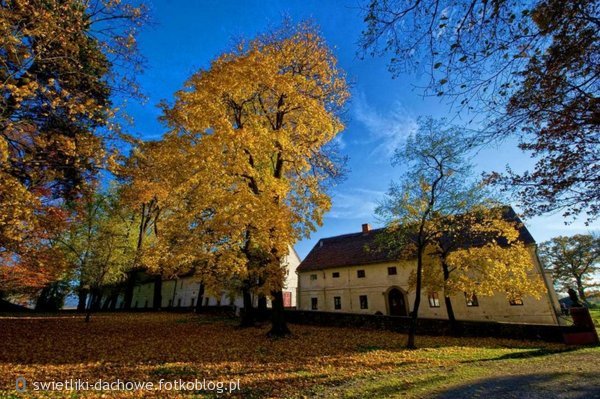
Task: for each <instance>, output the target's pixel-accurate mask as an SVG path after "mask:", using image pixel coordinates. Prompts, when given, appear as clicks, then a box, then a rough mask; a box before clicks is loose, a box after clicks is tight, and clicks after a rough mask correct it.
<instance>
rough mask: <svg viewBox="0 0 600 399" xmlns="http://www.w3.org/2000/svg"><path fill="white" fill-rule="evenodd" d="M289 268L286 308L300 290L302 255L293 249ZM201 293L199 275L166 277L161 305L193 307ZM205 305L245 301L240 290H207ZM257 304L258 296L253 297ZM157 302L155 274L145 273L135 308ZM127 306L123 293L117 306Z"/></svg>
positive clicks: (287, 259)
mask: <svg viewBox="0 0 600 399" xmlns="http://www.w3.org/2000/svg"><path fill="white" fill-rule="evenodd" d="M283 263H284V265H285V266H286V269H287V275H286V279H285V285H284V289H283V301H284V306H286V307H295V306H296V293H297V289H298V275H297V274H296V268H297V267H298V265H299V264H300V258H299V257H298V254H297V253H296V251H295V250H294V249H293V248H291V249H290V253H289V254H288V255H287V256H286V257H285V258H284V260H283ZM200 292H201V281H200V279H199V278H198V277H195V276H182V277H179V278H176V279H170V280H163V281H162V287H161V300H162V302H161V307H162V308H192V307H194V306H196V305H197V302H196V301H197V300H198V295H199V293H200ZM202 298H203V305H204V306H225V305H233V306H235V307H236V308H238V309H239V308H243V307H244V302H243V299H242V295H241V293H240V292H233V293H232V292H227V291H225V290H224V291H223V292H222V293H221V295H217V296H215V295H210V294H208V293H205V294H204V295H203V296H202ZM253 301H254V304H255V305H256V304H257V302H258V298H257V297H256V298H253ZM153 303H154V277H151V276H148V275H144V274H142V275H141V277H140V281H139V282H138V283H137V284H136V286H135V288H134V290H133V299H132V301H131V308H132V309H144V308H147V309H150V308H152V307H153ZM122 307H123V295H120V297H119V301H118V303H117V308H122Z"/></svg>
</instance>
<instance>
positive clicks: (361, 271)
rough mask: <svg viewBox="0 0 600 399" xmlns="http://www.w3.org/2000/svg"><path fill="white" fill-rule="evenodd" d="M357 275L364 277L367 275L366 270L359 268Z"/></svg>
mask: <svg viewBox="0 0 600 399" xmlns="http://www.w3.org/2000/svg"><path fill="white" fill-rule="evenodd" d="M356 277H358V278H364V277H365V271H364V270H357V271H356Z"/></svg>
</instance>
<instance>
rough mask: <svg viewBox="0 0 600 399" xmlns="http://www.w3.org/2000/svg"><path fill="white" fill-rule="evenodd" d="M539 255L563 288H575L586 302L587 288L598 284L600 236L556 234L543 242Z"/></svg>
mask: <svg viewBox="0 0 600 399" xmlns="http://www.w3.org/2000/svg"><path fill="white" fill-rule="evenodd" d="M540 258H541V260H542V263H543V264H544V266H545V267H546V268H547V269H548V270H550V271H551V272H552V277H553V278H554V281H555V282H556V283H557V284H558V285H559V287H560V288H561V289H562V290H564V291H566V290H568V289H569V288H575V289H576V290H577V292H578V294H579V297H580V298H581V299H582V300H583V301H585V302H587V299H588V290H590V289H591V288H593V287H597V286H598V283H597V278H598V276H597V273H598V271H599V270H600V238H598V237H597V236H594V235H590V234H576V235H574V236H571V237H565V236H559V237H554V238H552V239H551V240H549V241H546V242H543V243H542V244H541V245H540Z"/></svg>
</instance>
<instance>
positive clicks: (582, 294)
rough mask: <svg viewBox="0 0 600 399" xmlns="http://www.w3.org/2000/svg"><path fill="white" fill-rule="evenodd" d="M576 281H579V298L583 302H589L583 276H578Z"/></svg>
mask: <svg viewBox="0 0 600 399" xmlns="http://www.w3.org/2000/svg"><path fill="white" fill-rule="evenodd" d="M575 281H576V282H577V293H578V294H579V298H580V299H581V302H583V303H586V304H587V303H588V301H587V298H586V297H585V292H584V290H583V283H582V281H581V277H576V278H575Z"/></svg>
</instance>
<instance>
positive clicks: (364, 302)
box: [358, 295, 369, 309]
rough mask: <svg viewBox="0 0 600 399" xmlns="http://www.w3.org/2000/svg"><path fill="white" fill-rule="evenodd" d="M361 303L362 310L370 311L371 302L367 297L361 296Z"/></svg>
mask: <svg viewBox="0 0 600 399" xmlns="http://www.w3.org/2000/svg"><path fill="white" fill-rule="evenodd" d="M358 299H359V301H360V308H361V309H369V301H368V299H367V296H366V295H361V296H359V297H358Z"/></svg>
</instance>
